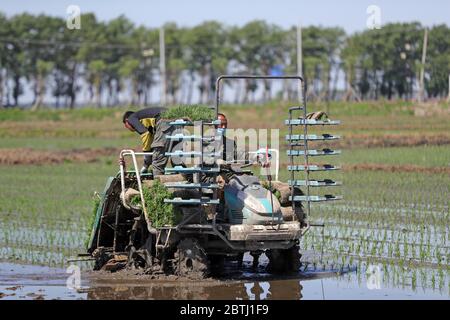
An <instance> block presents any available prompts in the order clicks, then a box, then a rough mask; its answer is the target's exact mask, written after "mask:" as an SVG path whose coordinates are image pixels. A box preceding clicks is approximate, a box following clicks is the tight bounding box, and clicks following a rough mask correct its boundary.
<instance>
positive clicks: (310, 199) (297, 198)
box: [289, 195, 343, 203]
mask: <svg viewBox="0 0 450 320" xmlns="http://www.w3.org/2000/svg"><path fill="white" fill-rule="evenodd" d="M292 199H294V200H293V201H294V202H295V201H303V202H307V203H310V202H324V201H335V200H342V199H343V197H342V196H333V195H324V196H294V198H292V197H289V201H292Z"/></svg>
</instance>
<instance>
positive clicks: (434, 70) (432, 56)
mask: <svg viewBox="0 0 450 320" xmlns="http://www.w3.org/2000/svg"><path fill="white" fill-rule="evenodd" d="M426 73H427V76H426V82H425V87H426V90H427V93H428V95H429V96H430V97H441V98H443V97H446V96H447V95H448V90H449V87H448V86H449V83H448V81H449V79H448V77H449V75H450V28H449V27H448V26H446V25H439V26H435V27H434V28H432V29H431V30H430V33H429V46H428V58H427V64H426Z"/></svg>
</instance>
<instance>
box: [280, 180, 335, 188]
mask: <svg viewBox="0 0 450 320" xmlns="http://www.w3.org/2000/svg"><path fill="white" fill-rule="evenodd" d="M288 184H289V185H290V186H299V187H300V186H306V181H305V180H289V181H288ZM309 185H310V186H311V187H337V186H341V185H342V182H341V181H333V180H327V179H325V180H309Z"/></svg>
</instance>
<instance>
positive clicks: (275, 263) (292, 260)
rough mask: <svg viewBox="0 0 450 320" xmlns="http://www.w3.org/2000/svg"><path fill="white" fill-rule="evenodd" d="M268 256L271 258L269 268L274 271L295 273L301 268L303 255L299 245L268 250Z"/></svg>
mask: <svg viewBox="0 0 450 320" xmlns="http://www.w3.org/2000/svg"><path fill="white" fill-rule="evenodd" d="M266 256H267V258H269V264H268V265H267V269H268V270H269V271H270V272H272V273H284V272H288V273H294V272H298V270H299V269H300V266H301V262H300V258H301V257H302V255H301V254H300V252H299V246H297V245H295V246H293V247H291V248H289V249H271V250H266Z"/></svg>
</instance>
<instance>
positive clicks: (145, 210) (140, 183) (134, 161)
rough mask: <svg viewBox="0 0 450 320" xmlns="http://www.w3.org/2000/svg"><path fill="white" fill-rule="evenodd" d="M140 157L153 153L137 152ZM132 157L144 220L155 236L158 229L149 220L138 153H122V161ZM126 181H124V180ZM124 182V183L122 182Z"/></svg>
mask: <svg viewBox="0 0 450 320" xmlns="http://www.w3.org/2000/svg"><path fill="white" fill-rule="evenodd" d="M137 154H138V155H146V154H152V155H153V153H152V152H137ZM127 155H130V156H131V158H132V159H133V165H134V170H135V174H136V180H137V183H138V188H139V195H140V197H141V204H142V210H143V211H144V218H145V221H146V222H147V229H148V231H149V232H150V233H152V234H154V233H155V232H156V229H155V228H153V227H152V223H151V221H150V219H149V218H148V214H147V208H146V206H145V199H144V193H143V191H142V182H141V174H140V172H139V170H138V164H137V160H136V152H134V151H133V150H128V149H127V150H122V151H120V159H123V158H124V156H127ZM121 179H125V178H124V177H122V176H121ZM123 181H124V180H123ZM121 182H122V181H121ZM122 187H123V189H122V193H123V194H124V192H125V189H124V188H125V183H124V182H123V183H122Z"/></svg>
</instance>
